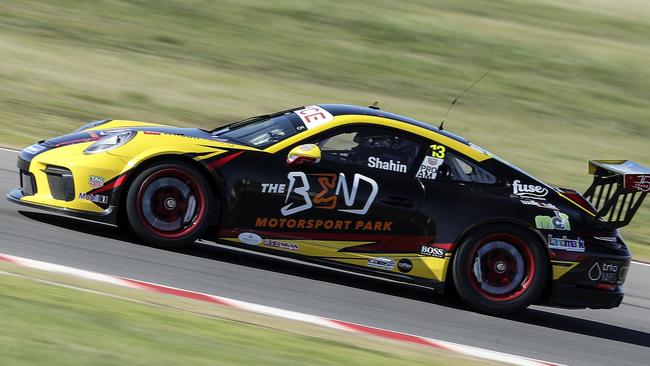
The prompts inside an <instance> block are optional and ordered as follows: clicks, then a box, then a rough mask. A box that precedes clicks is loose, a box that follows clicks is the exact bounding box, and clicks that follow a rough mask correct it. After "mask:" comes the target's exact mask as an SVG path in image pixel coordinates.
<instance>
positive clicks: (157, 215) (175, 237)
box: [126, 162, 215, 249]
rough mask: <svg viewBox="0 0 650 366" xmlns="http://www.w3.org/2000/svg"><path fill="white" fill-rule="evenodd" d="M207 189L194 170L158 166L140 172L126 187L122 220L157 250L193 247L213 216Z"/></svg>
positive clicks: (182, 166)
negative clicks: (190, 245) (157, 248)
mask: <svg viewBox="0 0 650 366" xmlns="http://www.w3.org/2000/svg"><path fill="white" fill-rule="evenodd" d="M214 205H215V202H214V197H213V193H212V191H211V189H210V185H209V183H208V182H207V180H206V179H205V177H204V176H203V175H202V174H201V172H200V171H199V170H198V169H196V168H195V167H193V166H191V165H189V164H186V163H182V162H174V163H158V164H154V165H152V166H150V167H148V168H147V169H145V170H143V171H142V172H140V173H139V174H138V175H137V176H136V177H135V179H134V180H133V182H132V183H131V185H130V187H129V191H128V193H127V197H126V216H127V219H128V223H129V226H130V227H131V230H132V231H133V232H134V233H135V234H136V235H137V236H138V237H140V239H142V240H143V241H145V242H146V243H148V244H150V245H152V246H155V247H159V248H166V249H172V248H180V247H183V246H186V245H189V244H192V243H194V241H196V240H197V239H198V238H200V237H201V235H202V234H203V233H204V232H205V230H206V228H207V227H208V225H209V224H210V220H209V217H210V215H211V213H213V212H214Z"/></svg>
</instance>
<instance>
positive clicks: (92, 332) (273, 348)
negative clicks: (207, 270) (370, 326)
mask: <svg viewBox="0 0 650 366" xmlns="http://www.w3.org/2000/svg"><path fill="white" fill-rule="evenodd" d="M0 270H4V271H10V272H12V273H16V274H19V276H15V275H9V274H2V273H0V293H2V296H1V297H0V316H1V317H2V319H3V331H2V333H0V344H2V347H0V359H1V360H2V363H3V364H7V365H43V364H47V365H66V366H71V365H84V366H87V365H282V366H287V365H413V364H436V365H449V366H452V365H457V364H464V365H465V364H467V365H470V364H475V365H487V364H489V363H487V362H482V361H478V360H474V359H470V358H466V357H460V356H457V355H453V354H450V353H447V352H443V351H438V350H435V349H429V348H427V347H420V346H415V345H408V344H403V343H397V342H392V341H387V340H383V339H378V338H374V337H367V336H357V335H353V334H349V333H345V332H338V331H334V330H330V329H324V328H320V327H316V326H311V325H308V324H303V323H299V322H294V321H289V320H282V319H277V318H271V317H265V316H260V315H256V314H251V313H247V312H243V311H238V310H234V309H226V308H222V307H219V306H214V305H208V304H202V303H199V302H197V301H191V300H184V299H176V298H173V297H171V296H165V295H156V294H147V293H141V292H138V291H135V290H129V289H123V288H116V287H113V286H107V285H101V284H98V283H92V282H89V281H84V280H80V279H75V278H71V277H66V276H62V275H53V274H49V273H46V272H41V271H35V270H28V269H24V268H19V267H15V266H13V265H8V264H1V265H0ZM35 279H40V280H47V281H56V282H57V283H63V284H67V285H68V286H78V287H81V288H85V289H89V290H92V291H95V292H94V293H92V292H85V291H81V290H79V289H78V288H69V287H68V288H65V287H61V286H59V285H55V284H52V283H43V282H38V281H35Z"/></svg>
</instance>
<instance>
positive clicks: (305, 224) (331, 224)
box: [255, 217, 394, 231]
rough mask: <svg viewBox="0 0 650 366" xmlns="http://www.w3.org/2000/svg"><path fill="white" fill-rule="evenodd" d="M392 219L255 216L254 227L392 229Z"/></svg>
mask: <svg viewBox="0 0 650 366" xmlns="http://www.w3.org/2000/svg"><path fill="white" fill-rule="evenodd" d="M393 222H394V221H374V220H320V219H287V218H284V217H282V218H275V217H256V218H255V227H256V228H260V229H314V230H323V229H324V230H356V231H392V230H393Z"/></svg>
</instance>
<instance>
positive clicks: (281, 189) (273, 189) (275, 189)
mask: <svg viewBox="0 0 650 366" xmlns="http://www.w3.org/2000/svg"><path fill="white" fill-rule="evenodd" d="M286 189H287V185H286V184H284V183H277V184H276V183H262V193H285V192H286Z"/></svg>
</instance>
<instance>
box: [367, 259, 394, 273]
mask: <svg viewBox="0 0 650 366" xmlns="http://www.w3.org/2000/svg"><path fill="white" fill-rule="evenodd" d="M368 267H375V268H379V269H385V270H387V271H392V270H393V268H395V261H394V260H392V259H390V258H383V257H380V258H369V259H368Z"/></svg>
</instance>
